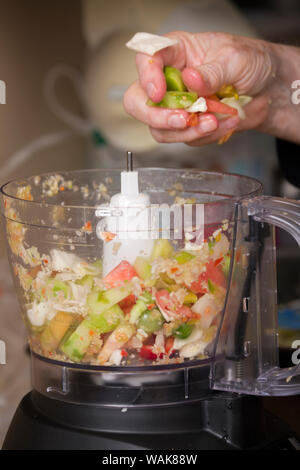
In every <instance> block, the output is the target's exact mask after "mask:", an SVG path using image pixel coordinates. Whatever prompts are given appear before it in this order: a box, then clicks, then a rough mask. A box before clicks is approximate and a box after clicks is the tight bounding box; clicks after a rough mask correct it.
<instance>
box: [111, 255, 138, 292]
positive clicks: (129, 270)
mask: <svg viewBox="0 0 300 470" xmlns="http://www.w3.org/2000/svg"><path fill="white" fill-rule="evenodd" d="M135 276H137V272H136V270H135V269H134V267H133V266H132V265H131V264H130V263H128V261H121V263H120V264H118V266H116V267H115V269H113V270H112V271H111V272H110V273H108V274H107V275H106V276H105V278H104V279H103V281H104V283H105V285H106V287H119V286H121V285H122V284H123V283H124V281H130V280H131V279H132V278H133V277H135Z"/></svg>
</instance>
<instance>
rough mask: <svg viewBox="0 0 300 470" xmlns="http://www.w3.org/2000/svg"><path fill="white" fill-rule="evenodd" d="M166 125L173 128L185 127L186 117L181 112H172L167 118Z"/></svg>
mask: <svg viewBox="0 0 300 470" xmlns="http://www.w3.org/2000/svg"><path fill="white" fill-rule="evenodd" d="M168 125H169V126H170V127H173V128H174V129H184V128H185V127H186V118H185V117H184V116H182V114H172V116H170V117H169V119H168Z"/></svg>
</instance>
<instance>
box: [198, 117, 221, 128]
mask: <svg viewBox="0 0 300 470" xmlns="http://www.w3.org/2000/svg"><path fill="white" fill-rule="evenodd" d="M199 126H200V129H201V130H202V131H203V132H213V131H215V130H216V128H217V127H218V123H217V122H216V120H215V119H214V118H212V117H207V118H205V119H201V121H200V122H199Z"/></svg>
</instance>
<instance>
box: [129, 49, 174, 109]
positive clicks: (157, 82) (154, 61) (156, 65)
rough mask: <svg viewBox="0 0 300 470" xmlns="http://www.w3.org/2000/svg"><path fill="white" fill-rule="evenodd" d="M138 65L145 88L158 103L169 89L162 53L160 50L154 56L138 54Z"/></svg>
mask: <svg viewBox="0 0 300 470" xmlns="http://www.w3.org/2000/svg"><path fill="white" fill-rule="evenodd" d="M136 66H137V70H138V74H139V79H140V83H141V85H142V87H143V89H144V90H145V92H146V93H147V95H148V97H149V98H150V99H151V100H152V101H154V102H155V103H158V102H159V101H161V100H162V99H163V97H164V94H165V93H166V91H167V86H166V80H165V76H164V73H163V66H164V63H163V59H162V56H161V54H160V53H159V52H158V53H157V54H155V55H154V56H153V57H151V56H149V55H146V54H137V56H136Z"/></svg>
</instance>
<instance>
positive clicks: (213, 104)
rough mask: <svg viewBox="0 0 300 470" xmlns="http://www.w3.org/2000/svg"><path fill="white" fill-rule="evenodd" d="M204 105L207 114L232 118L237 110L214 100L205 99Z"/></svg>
mask: <svg viewBox="0 0 300 470" xmlns="http://www.w3.org/2000/svg"><path fill="white" fill-rule="evenodd" d="M206 105H207V112H208V113H220V114H230V115H232V116H236V115H237V114H238V112H237V109H235V108H232V107H231V106H228V105H227V104H225V103H222V102H221V101H215V100H214V99H213V100H212V99H210V98H206Z"/></svg>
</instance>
